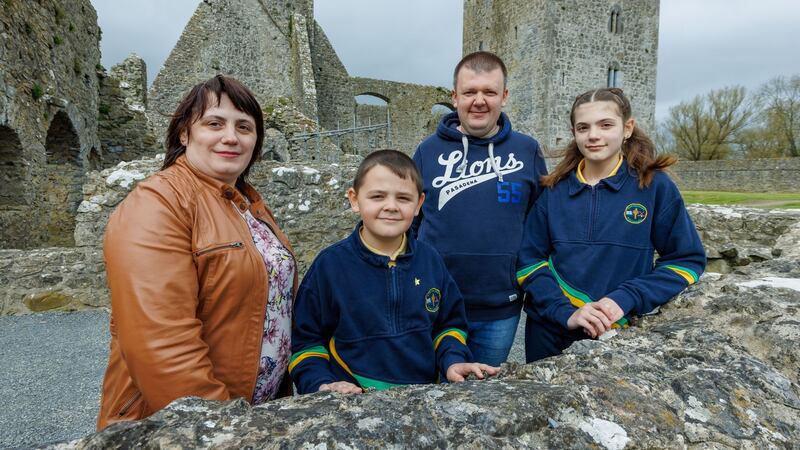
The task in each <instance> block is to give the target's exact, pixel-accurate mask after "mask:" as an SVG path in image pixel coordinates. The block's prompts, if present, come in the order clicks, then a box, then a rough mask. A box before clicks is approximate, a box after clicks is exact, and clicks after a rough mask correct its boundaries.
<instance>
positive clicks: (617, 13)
mask: <svg viewBox="0 0 800 450" xmlns="http://www.w3.org/2000/svg"><path fill="white" fill-rule="evenodd" d="M608 32H609V33H611V34H620V33H622V7H620V6H619V5H614V6H613V7H612V8H611V12H610V13H609V18H608Z"/></svg>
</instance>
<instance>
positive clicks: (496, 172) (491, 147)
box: [489, 142, 503, 183]
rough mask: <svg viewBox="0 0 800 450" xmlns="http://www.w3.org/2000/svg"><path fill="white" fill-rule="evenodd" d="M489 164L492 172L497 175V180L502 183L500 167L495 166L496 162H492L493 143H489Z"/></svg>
mask: <svg viewBox="0 0 800 450" xmlns="http://www.w3.org/2000/svg"><path fill="white" fill-rule="evenodd" d="M489 164H491V165H492V170H494V173H495V174H496V175H497V179H498V180H500V182H501V183H502V182H503V173H502V172H500V167H498V166H497V161H495V160H494V142H489Z"/></svg>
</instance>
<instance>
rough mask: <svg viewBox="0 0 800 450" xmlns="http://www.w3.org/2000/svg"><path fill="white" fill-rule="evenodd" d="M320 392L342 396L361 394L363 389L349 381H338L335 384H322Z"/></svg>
mask: <svg viewBox="0 0 800 450" xmlns="http://www.w3.org/2000/svg"><path fill="white" fill-rule="evenodd" d="M319 392H338V393H340V394H361V393H362V392H364V390H363V389H361V388H360V387H358V386H356V385H355V384H353V383H350V382H347V381H337V382H335V383H328V384H321V385H320V386H319Z"/></svg>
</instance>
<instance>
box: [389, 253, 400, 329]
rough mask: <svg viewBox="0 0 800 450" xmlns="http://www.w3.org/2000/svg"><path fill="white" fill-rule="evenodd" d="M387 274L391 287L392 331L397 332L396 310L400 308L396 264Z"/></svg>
mask: <svg viewBox="0 0 800 450" xmlns="http://www.w3.org/2000/svg"><path fill="white" fill-rule="evenodd" d="M389 274H390V275H391V279H392V289H391V305H392V332H393V333H397V314H398V310H399V309H400V308H399V306H398V304H399V300H398V294H397V291H398V289H397V266H396V265H395V266H393V267H390V268H389Z"/></svg>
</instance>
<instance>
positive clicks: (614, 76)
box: [606, 61, 622, 88]
mask: <svg viewBox="0 0 800 450" xmlns="http://www.w3.org/2000/svg"><path fill="white" fill-rule="evenodd" d="M606 85H607V86H608V87H617V88H621V87H622V71H621V70H620V69H619V63H618V62H616V61H614V62H612V63H611V64H609V65H608V74H607V79H606Z"/></svg>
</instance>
